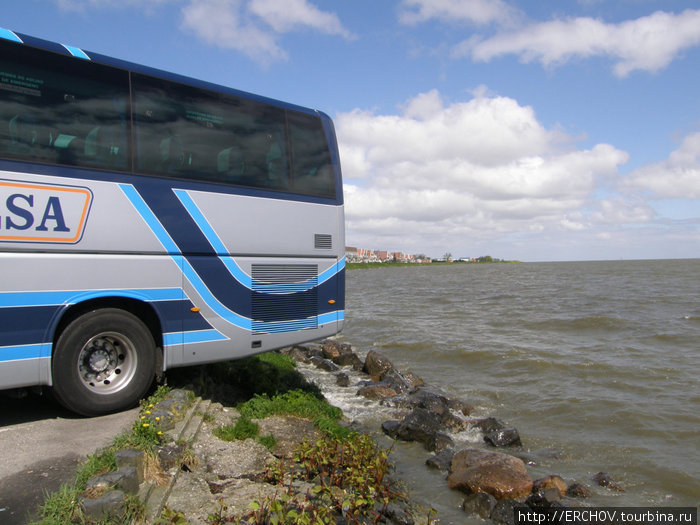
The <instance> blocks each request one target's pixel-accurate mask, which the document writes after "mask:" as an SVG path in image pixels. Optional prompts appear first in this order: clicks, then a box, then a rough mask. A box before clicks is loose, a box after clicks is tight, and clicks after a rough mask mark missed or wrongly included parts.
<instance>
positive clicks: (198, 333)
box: [163, 329, 228, 346]
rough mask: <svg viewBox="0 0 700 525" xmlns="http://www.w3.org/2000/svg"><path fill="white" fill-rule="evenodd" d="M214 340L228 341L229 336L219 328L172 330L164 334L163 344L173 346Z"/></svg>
mask: <svg viewBox="0 0 700 525" xmlns="http://www.w3.org/2000/svg"><path fill="white" fill-rule="evenodd" d="M214 341H228V337H226V336H225V335H224V334H222V333H221V332H219V331H218V330H213V329H212V330H195V331H192V332H184V333H183V332H171V333H168V334H163V344H164V345H165V346H173V345H179V344H183V343H184V344H188V343H211V342H214Z"/></svg>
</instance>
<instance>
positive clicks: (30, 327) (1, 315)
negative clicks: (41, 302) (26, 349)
mask: <svg viewBox="0 0 700 525" xmlns="http://www.w3.org/2000/svg"><path fill="white" fill-rule="evenodd" d="M61 308H62V306H60V305H59V306H26V307H14V308H0V346H18V345H31V344H36V343H45V342H47V341H45V339H46V330H47V327H48V326H49V325H50V324H51V321H52V320H53V318H54V316H55V315H56V313H57V312H58V311H59V310H60V309H61Z"/></svg>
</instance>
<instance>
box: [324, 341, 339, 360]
mask: <svg viewBox="0 0 700 525" xmlns="http://www.w3.org/2000/svg"><path fill="white" fill-rule="evenodd" d="M321 352H323V357H325V358H326V359H330V360H331V361H333V360H334V359H336V358H337V357H338V356H339V355H340V354H341V345H340V343H338V342H336V341H324V342H323V346H321Z"/></svg>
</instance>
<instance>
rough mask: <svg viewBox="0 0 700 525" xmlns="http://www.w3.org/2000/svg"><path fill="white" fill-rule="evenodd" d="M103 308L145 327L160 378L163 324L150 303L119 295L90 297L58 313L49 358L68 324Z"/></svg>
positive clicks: (162, 357) (161, 371)
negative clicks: (125, 314) (119, 312)
mask: <svg viewBox="0 0 700 525" xmlns="http://www.w3.org/2000/svg"><path fill="white" fill-rule="evenodd" d="M104 308H116V309H119V310H124V311H126V312H129V313H131V314H132V315H135V316H136V317H138V318H139V319H140V320H141V321H142V322H143V323H144V324H145V325H146V327H147V328H148V330H149V331H150V332H151V335H152V336H153V341H154V343H155V348H156V374H157V375H159V376H160V375H161V374H162V373H163V362H164V356H163V328H162V327H163V323H162V321H161V318H160V316H159V314H158V312H157V310H156V309H155V308H154V307H153V305H152V304H151V303H150V302H148V301H145V300H142V299H139V298H135V297H129V296H119V295H110V296H102V297H91V298H87V299H84V300H81V301H77V302H74V303H72V304H70V305H68V306H67V307H66V308H64V309H63V310H62V311H61V312H60V314H59V316H58V317H57V319H56V321H55V322H54V323H53V328H52V332H53V335H52V337H51V341H52V343H53V344H52V345H51V346H52V350H51V357H52V358H53V353H54V352H55V350H56V343H57V342H58V339H59V337H61V334H62V333H63V332H64V330H65V329H66V327H67V326H68V325H70V323H72V322H73V321H75V320H76V319H78V318H79V317H81V316H82V315H84V314H86V313H88V312H92V311H95V310H101V309H104Z"/></svg>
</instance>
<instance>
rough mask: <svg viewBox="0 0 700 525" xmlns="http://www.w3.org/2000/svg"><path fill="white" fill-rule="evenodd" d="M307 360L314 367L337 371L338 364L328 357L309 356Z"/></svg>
mask: <svg viewBox="0 0 700 525" xmlns="http://www.w3.org/2000/svg"><path fill="white" fill-rule="evenodd" d="M309 361H310V362H311V363H312V364H313V365H314V366H315V367H316V368H320V369H321V370H325V371H326V372H337V371H338V370H339V368H338V365H336V364H335V363H334V362H333V361H331V360H330V359H324V358H323V357H316V356H314V357H311V358H309Z"/></svg>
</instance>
